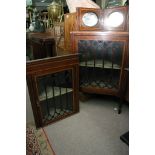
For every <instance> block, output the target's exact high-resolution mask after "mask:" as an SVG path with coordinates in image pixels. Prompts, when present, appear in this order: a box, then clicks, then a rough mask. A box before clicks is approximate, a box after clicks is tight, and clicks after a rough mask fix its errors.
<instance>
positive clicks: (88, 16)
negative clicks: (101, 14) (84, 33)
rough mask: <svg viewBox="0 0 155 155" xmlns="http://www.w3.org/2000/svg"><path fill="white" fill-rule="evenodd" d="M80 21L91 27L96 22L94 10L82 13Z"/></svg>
mask: <svg viewBox="0 0 155 155" xmlns="http://www.w3.org/2000/svg"><path fill="white" fill-rule="evenodd" d="M82 21H83V23H84V25H86V26H89V27H92V26H95V25H96V24H97V23H98V17H97V15H96V14H95V13H94V12H87V13H85V14H84V15H83V17H82Z"/></svg>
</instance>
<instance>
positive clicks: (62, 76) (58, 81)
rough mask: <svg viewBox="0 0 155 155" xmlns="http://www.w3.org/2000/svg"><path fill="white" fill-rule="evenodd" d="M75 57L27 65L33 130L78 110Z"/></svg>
mask: <svg viewBox="0 0 155 155" xmlns="http://www.w3.org/2000/svg"><path fill="white" fill-rule="evenodd" d="M78 69H79V66H78V55H76V54H75V55H67V56H60V57H51V58H45V59H39V60H34V61H29V62H27V65H26V73H27V85H28V89H29V94H30V99H31V105H32V109H33V114H34V118H35V123H36V127H42V126H45V125H47V124H49V123H53V122H55V121H57V120H60V119H62V118H65V117H67V116H70V115H72V114H74V113H77V112H78V111H79V102H78V90H79V83H78V81H79V79H78V77H79V74H78V73H79V72H78Z"/></svg>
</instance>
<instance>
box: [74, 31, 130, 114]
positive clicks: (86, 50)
mask: <svg viewBox="0 0 155 155" xmlns="http://www.w3.org/2000/svg"><path fill="white" fill-rule="evenodd" d="M71 35H72V48H73V51H72V52H75V53H77V52H78V53H79V61H80V62H79V66H80V75H79V79H80V82H79V83H80V91H82V92H87V93H96V94H107V95H113V96H117V97H120V99H121V100H122V101H123V98H124V95H125V88H126V80H127V74H126V71H127V70H128V67H129V66H128V32H122V33H120V32H119V33H118V32H97V31H89V32H88V31H86V32H81V31H75V32H72V33H71ZM120 112H121V102H120V103H119V108H118V113H120Z"/></svg>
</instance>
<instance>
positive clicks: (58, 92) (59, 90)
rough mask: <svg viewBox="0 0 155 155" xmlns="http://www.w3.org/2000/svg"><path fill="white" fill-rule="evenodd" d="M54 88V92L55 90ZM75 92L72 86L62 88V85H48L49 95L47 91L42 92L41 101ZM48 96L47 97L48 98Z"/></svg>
mask: <svg viewBox="0 0 155 155" xmlns="http://www.w3.org/2000/svg"><path fill="white" fill-rule="evenodd" d="M53 90H54V92H53ZM70 92H73V89H71V88H62V87H53V89H52V87H47V95H46V93H45V91H43V92H41V93H40V95H39V101H44V100H46V99H51V98H54V97H57V96H60V95H64V94H67V93H70ZM46 96H47V98H46Z"/></svg>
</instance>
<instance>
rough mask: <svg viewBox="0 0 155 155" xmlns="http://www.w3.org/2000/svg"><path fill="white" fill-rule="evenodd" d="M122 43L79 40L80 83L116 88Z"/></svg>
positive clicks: (120, 64)
mask: <svg viewBox="0 0 155 155" xmlns="http://www.w3.org/2000/svg"><path fill="white" fill-rule="evenodd" d="M123 48H124V43H123V42H118V41H104V40H80V41H79V42H78V52H79V53H80V85H81V86H92V87H107V88H118V85H119V78H120V69H121V66H122V55H123Z"/></svg>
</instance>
